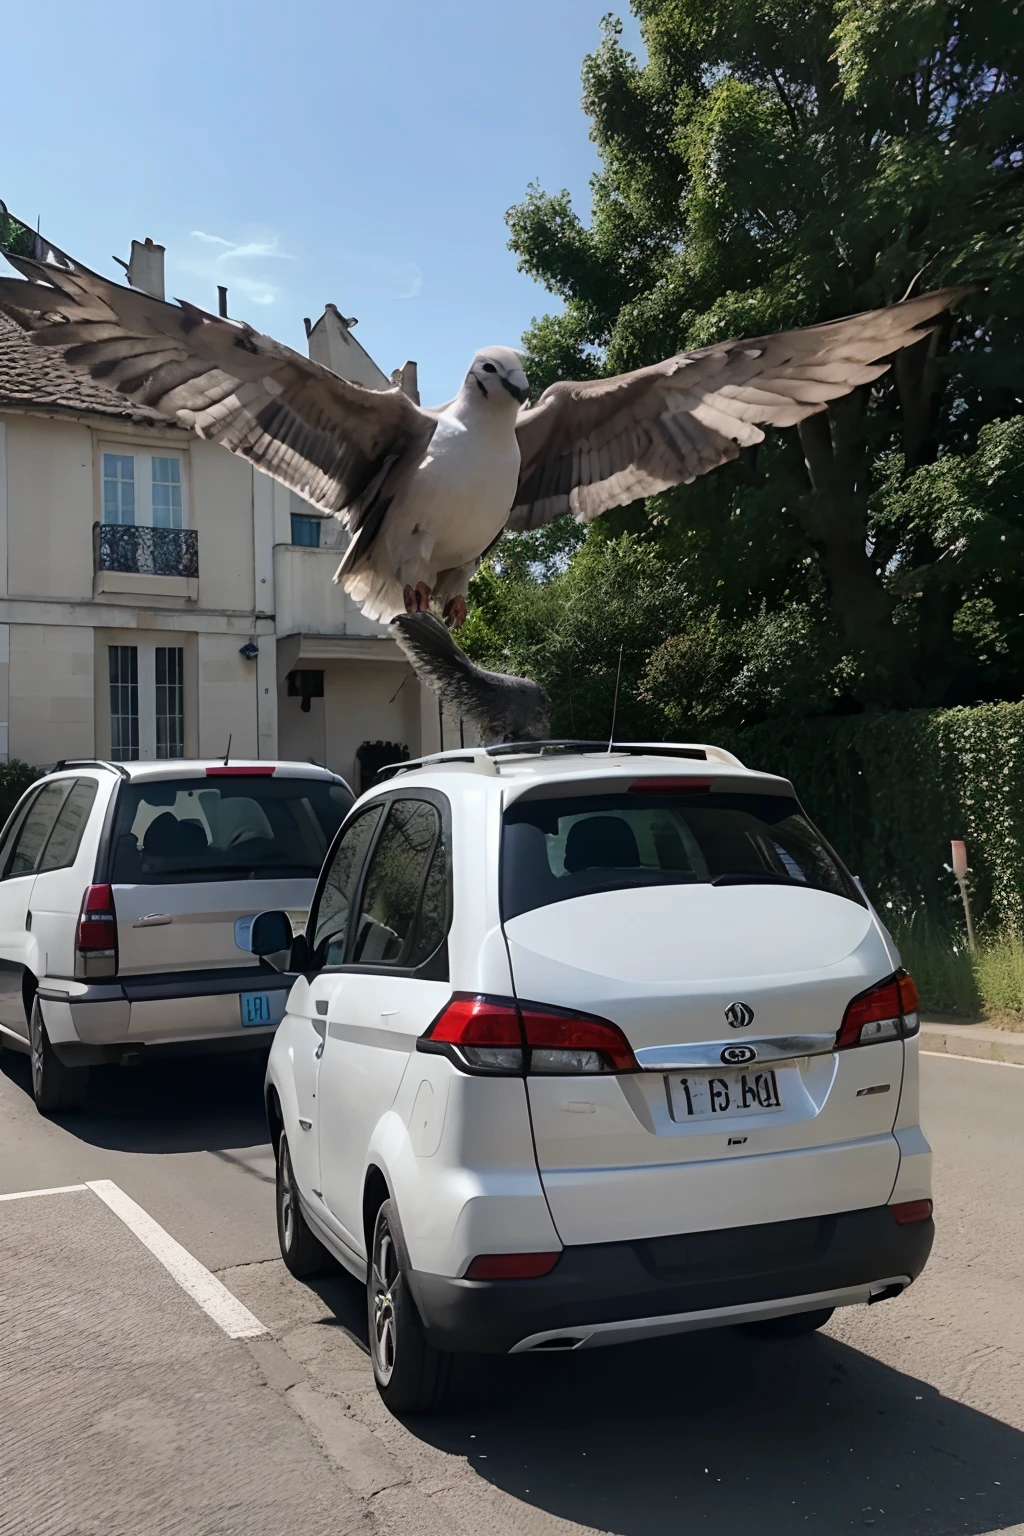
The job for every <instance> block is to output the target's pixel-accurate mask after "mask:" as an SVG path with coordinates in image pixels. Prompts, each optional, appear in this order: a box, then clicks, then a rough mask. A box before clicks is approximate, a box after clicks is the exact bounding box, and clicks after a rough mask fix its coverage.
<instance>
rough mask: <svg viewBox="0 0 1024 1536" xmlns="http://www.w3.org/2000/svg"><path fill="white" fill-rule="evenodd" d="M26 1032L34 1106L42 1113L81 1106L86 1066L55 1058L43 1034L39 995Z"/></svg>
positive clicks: (85, 1083) (44, 1027) (84, 1090)
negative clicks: (65, 1063) (67, 1064)
mask: <svg viewBox="0 0 1024 1536" xmlns="http://www.w3.org/2000/svg"><path fill="white" fill-rule="evenodd" d="M28 1034H29V1047H30V1057H31V1063H32V1097H33V1099H34V1100H35V1104H36V1109H38V1111H39V1113H40V1114H41V1115H58V1114H61V1113H62V1112H66V1111H67V1110H71V1109H81V1107H82V1105H83V1104H84V1103H85V1098H86V1094H87V1093H88V1091H89V1068H88V1067H68V1066H65V1065H64V1063H63V1062H62V1061H60V1060H59V1059H58V1057H57V1056H56V1054H55V1053H54V1049H53V1046H52V1045H51V1044H50V1041H49V1038H48V1036H47V1033H46V1025H45V1024H44V1023H43V1010H42V1008H41V1007H40V1004H39V999H38V997H37V998H35V999H33V1002H32V1012H31V1014H30V1015H29V1024H28Z"/></svg>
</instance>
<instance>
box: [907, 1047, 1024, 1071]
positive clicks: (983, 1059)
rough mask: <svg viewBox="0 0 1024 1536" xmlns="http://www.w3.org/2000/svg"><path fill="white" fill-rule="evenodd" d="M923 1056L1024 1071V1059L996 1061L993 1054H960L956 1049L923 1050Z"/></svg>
mask: <svg viewBox="0 0 1024 1536" xmlns="http://www.w3.org/2000/svg"><path fill="white" fill-rule="evenodd" d="M921 1055H922V1056H936V1057H939V1058H943V1057H945V1058H948V1060H950V1061H976V1062H977V1063H978V1065H979V1067H1016V1069H1017V1071H1018V1072H1024V1061H996V1060H994V1059H993V1057H991V1056H958V1055H957V1053H956V1052H955V1051H922V1052H921Z"/></svg>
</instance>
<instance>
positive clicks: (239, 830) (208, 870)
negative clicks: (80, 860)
mask: <svg viewBox="0 0 1024 1536" xmlns="http://www.w3.org/2000/svg"><path fill="white" fill-rule="evenodd" d="M352 800H353V796H352V792H351V790H350V789H348V787H347V786H346V785H345V784H341V783H332V782H331V781H330V779H292V778H287V779H286V778H280V779H279V778H276V777H275V778H271V777H270V776H269V775H267V776H265V777H264V776H257V775H256V774H253V775H251V776H245V775H239V776H238V777H230V778H229V777H225V778H210V779H208V778H202V779H199V778H192V779H159V780H153V781H151V782H147V781H145V780H143V781H142V782H137V783H134V784H124V785H122V788H121V793H120V795H119V796H118V801H117V814H116V819H115V823H114V835H113V854H112V867H111V880H112V881H113V883H114V884H115V885H162V884H166V883H167V882H168V881H176V882H184V881H201V880H274V879H289V878H298V877H303V876H308V878H310V879H315V878H316V876H317V875H318V874H319V873H320V866H321V865H322V864H323V861H324V855H325V854H326V852H327V849H328V847H329V846H330V842H331V839H332V838H333V836H334V834H335V832H336V831H337V830H338V828H339V826H340V825H341V823H342V821H343V819H344V817H345V814H346V812H347V811H348V809H349V807H350V806H351V804H352Z"/></svg>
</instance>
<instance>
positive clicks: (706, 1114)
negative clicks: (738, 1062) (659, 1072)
mask: <svg viewBox="0 0 1024 1536" xmlns="http://www.w3.org/2000/svg"><path fill="white" fill-rule="evenodd" d="M668 1082H669V1096H670V1099H671V1104H672V1118H673V1120H683V1121H685V1120H699V1119H703V1118H707V1119H713V1118H715V1117H717V1118H719V1119H723V1118H724V1117H726V1116H729V1117H732V1118H736V1117H739V1116H743V1115H763V1114H770V1113H771V1112H772V1111H773V1110H778V1109H782V1108H783V1107H784V1106H783V1103H782V1096H781V1094H780V1093H779V1084H778V1080H777V1078H776V1076H775V1073H774V1072H772V1071H765V1070H764V1069H762V1070H760V1071H759V1070H757V1069H756V1068H753V1067H750V1068H747V1069H746V1070H741V1071H735V1070H734V1071H731V1072H728V1071H723V1072H715V1073H710V1072H708V1073H704V1072H690V1073H688V1074H687V1075H686V1076H685V1077H670V1078H669V1080H668Z"/></svg>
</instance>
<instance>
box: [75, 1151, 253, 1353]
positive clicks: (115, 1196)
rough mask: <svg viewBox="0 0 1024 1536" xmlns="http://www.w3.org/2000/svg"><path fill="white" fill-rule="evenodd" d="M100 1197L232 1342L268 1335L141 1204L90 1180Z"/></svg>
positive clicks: (106, 1184)
mask: <svg viewBox="0 0 1024 1536" xmlns="http://www.w3.org/2000/svg"><path fill="white" fill-rule="evenodd" d="M86 1187H87V1188H89V1189H91V1190H92V1192H93V1194H94V1195H98V1196H99V1197H100V1199H101V1200H102V1201H103V1202H104V1204H105V1205H108V1206H109V1207H110V1209H111V1210H112V1211H113V1212H114V1215H115V1216H119V1217H120V1218H121V1220H122V1221H123V1222H124V1224H125V1226H126V1227H128V1228H129V1230H130V1231H132V1232H134V1233H135V1236H136V1237H137V1238H138V1239H139V1242H140V1243H143V1244H144V1245H145V1246H146V1247H147V1248H148V1249H149V1251H150V1253H151V1254H152V1255H153V1257H154V1258H156V1259H159V1261H160V1263H161V1264H162V1265H163V1266H164V1268H165V1269H166V1271H167V1273H168V1274H169V1275H170V1276H171V1277H172V1279H174V1280H176V1281H177V1282H178V1284H179V1285H180V1286H181V1288H182V1290H183V1291H187V1292H188V1294H189V1295H190V1296H191V1297H192V1300H193V1301H195V1302H197V1303H198V1304H199V1306H201V1307H202V1309H203V1311H204V1312H205V1313H206V1315H207V1316H208V1317H212V1318H213V1321H214V1322H215V1323H216V1324H217V1326H218V1327H220V1328H223V1330H224V1332H225V1333H226V1334H227V1336H228V1338H229V1339H255V1338H259V1337H260V1335H262V1334H264V1333H266V1332H267V1329H266V1328H264V1326H263V1324H262V1323H261V1322H260V1320H259V1318H258V1317H254V1316H253V1314H252V1313H251V1312H250V1311H249V1308H248V1307H244V1306H243V1305H242V1303H241V1302H240V1301H239V1300H238V1297H237V1296H233V1295H232V1294H231V1292H230V1291H229V1290H228V1288H227V1286H226V1285H222V1284H221V1282H220V1281H219V1280H218V1279H217V1276H216V1275H213V1274H211V1273H210V1271H209V1270H208V1269H207V1268H206V1265H205V1264H200V1262H199V1260H198V1259H196V1258H194V1257H193V1256H192V1254H191V1253H189V1251H188V1249H187V1248H183V1247H182V1246H181V1244H180V1243H179V1242H178V1241H177V1240H176V1239H175V1238H173V1237H172V1236H171V1234H170V1233H169V1232H165V1231H164V1229H163V1227H162V1226H161V1225H160V1223H159V1222H157V1221H154V1220H153V1218H152V1216H150V1215H149V1213H148V1212H147V1211H144V1210H143V1209H142V1206H141V1205H136V1203H135V1201H134V1200H133V1199H132V1198H131V1197H130V1196H129V1195H126V1194H125V1192H124V1190H123V1189H121V1188H119V1187H118V1185H117V1184H115V1183H114V1182H113V1180H111V1179H90V1180H89V1181H88V1184H87V1186H86Z"/></svg>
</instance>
